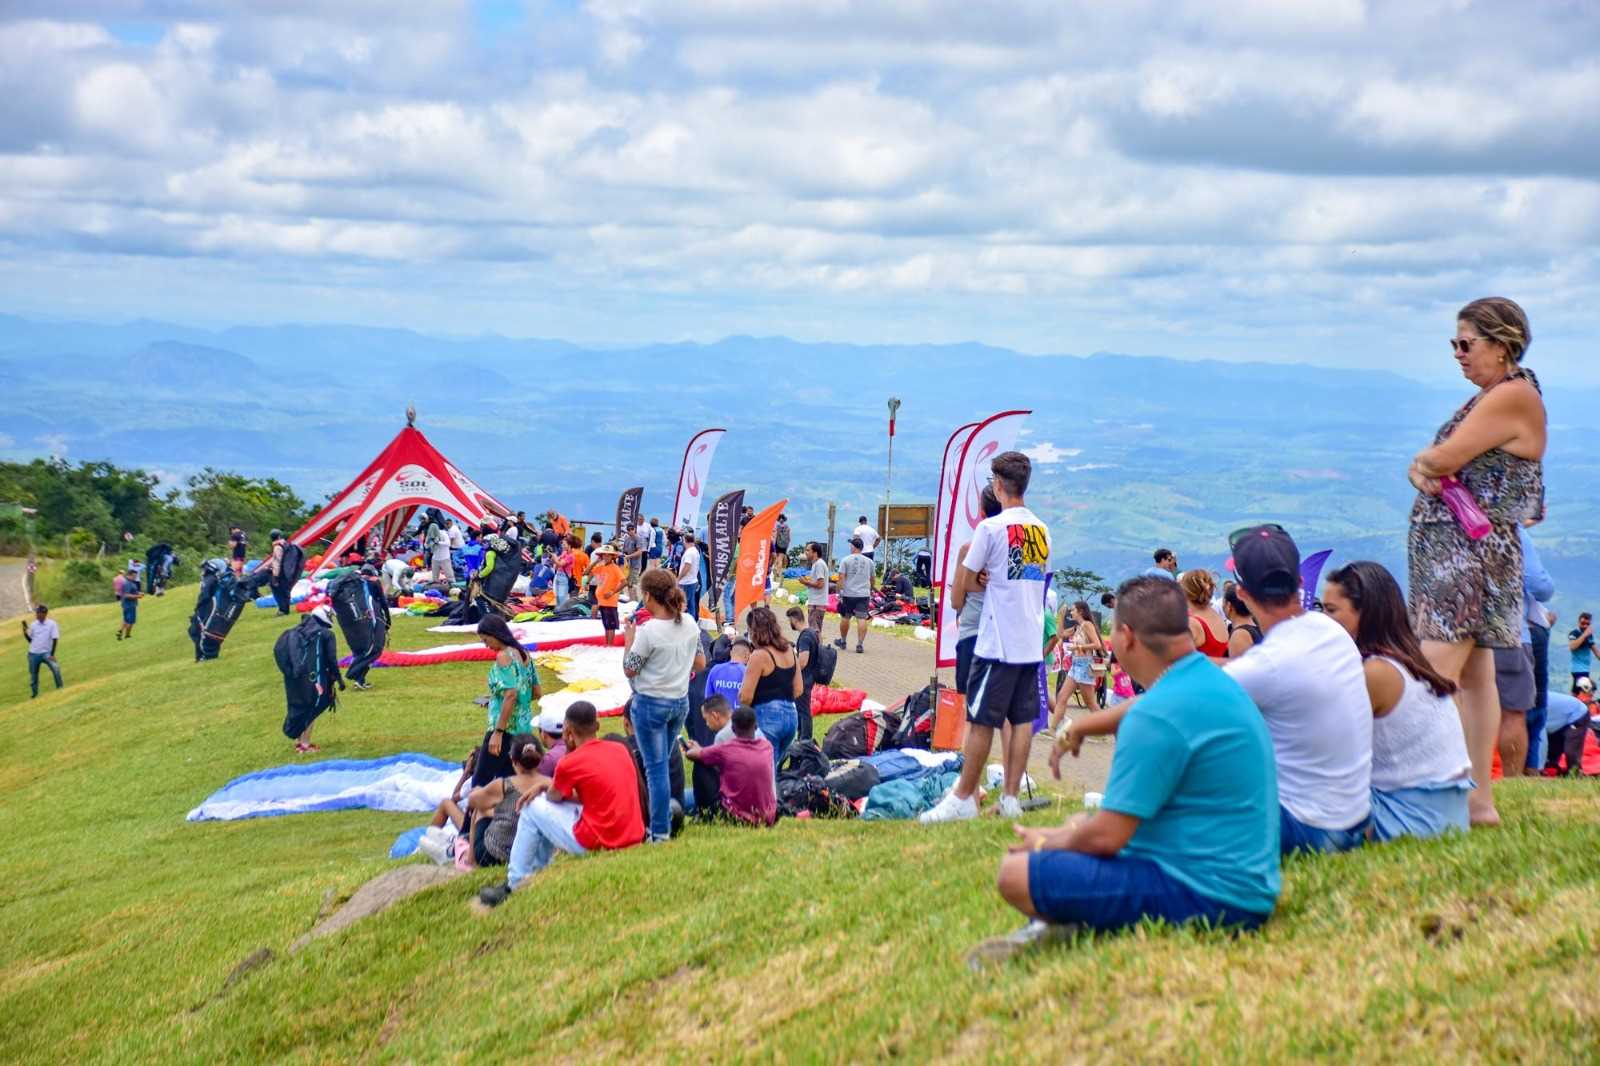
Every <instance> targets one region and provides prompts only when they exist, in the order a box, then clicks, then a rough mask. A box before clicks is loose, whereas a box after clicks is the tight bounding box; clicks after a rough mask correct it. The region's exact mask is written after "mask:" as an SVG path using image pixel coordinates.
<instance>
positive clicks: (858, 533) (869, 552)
mask: <svg viewBox="0 0 1600 1066" xmlns="http://www.w3.org/2000/svg"><path fill="white" fill-rule="evenodd" d="M850 535H851V536H852V537H859V538H861V554H862V555H865V556H866V557H867V558H868V559H871V560H872V561H873V563H877V561H878V557H877V555H876V554H875V553H876V552H877V550H878V531H877V530H876V529H873V528H872V526H871V525H869V524H868V523H867V516H866V515H862V516H861V517H859V518H857V519H856V528H855V529H853V530H851V531H850Z"/></svg>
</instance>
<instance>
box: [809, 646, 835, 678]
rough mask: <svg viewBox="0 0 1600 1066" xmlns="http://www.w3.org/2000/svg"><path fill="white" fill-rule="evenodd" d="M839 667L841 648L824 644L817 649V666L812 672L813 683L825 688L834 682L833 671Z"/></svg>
mask: <svg viewBox="0 0 1600 1066" xmlns="http://www.w3.org/2000/svg"><path fill="white" fill-rule="evenodd" d="M838 668H839V649H838V648H835V647H834V646H833V645H832V644H823V645H822V646H821V647H820V648H818V649H817V666H816V669H815V670H813V671H812V672H811V683H812V684H813V685H818V686H821V687H823V688H826V687H828V685H830V684H832V683H833V672H834V671H835V670H837V669H838Z"/></svg>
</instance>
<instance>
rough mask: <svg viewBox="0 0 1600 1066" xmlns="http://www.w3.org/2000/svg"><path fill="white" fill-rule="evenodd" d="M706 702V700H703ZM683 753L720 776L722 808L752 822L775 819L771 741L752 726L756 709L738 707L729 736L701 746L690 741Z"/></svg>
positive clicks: (739, 818) (776, 792) (744, 820)
mask: <svg viewBox="0 0 1600 1066" xmlns="http://www.w3.org/2000/svg"><path fill="white" fill-rule="evenodd" d="M707 702H708V703H709V702H710V701H707ZM683 753H684V754H685V755H687V756H688V757H689V758H690V759H692V760H693V761H694V762H696V763H700V764H704V765H706V766H709V767H711V768H713V769H715V770H716V771H717V772H718V773H719V774H720V775H721V780H720V782H719V792H720V796H721V800H722V809H723V810H724V811H725V812H727V813H728V814H729V815H730V816H731V817H733V818H737V819H738V820H739V821H741V822H749V823H751V824H752V825H771V824H772V823H773V822H776V821H777V820H778V791H777V782H776V780H775V779H774V777H773V772H772V742H771V741H769V740H768V739H767V738H766V737H765V736H763V735H762V734H761V732H760V731H759V730H757V729H756V712H755V710H754V709H753V708H750V707H739V708H738V709H736V710H735V711H734V712H733V739H732V740H726V741H720V742H718V743H716V744H713V745H711V747H709V748H702V747H701V746H700V745H698V744H696V743H695V742H694V741H692V740H690V741H688V742H686V743H685V744H684V749H683Z"/></svg>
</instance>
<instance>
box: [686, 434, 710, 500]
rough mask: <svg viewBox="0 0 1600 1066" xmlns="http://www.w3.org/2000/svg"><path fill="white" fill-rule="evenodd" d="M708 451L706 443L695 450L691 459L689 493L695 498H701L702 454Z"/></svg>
mask: <svg viewBox="0 0 1600 1066" xmlns="http://www.w3.org/2000/svg"><path fill="white" fill-rule="evenodd" d="M705 453H706V446H705V445H704V444H702V445H700V447H698V448H696V449H695V450H694V458H693V459H691V460H690V461H689V495H690V496H692V497H694V498H695V499H697V500H698V499H699V498H700V456H702V455H704V454H705Z"/></svg>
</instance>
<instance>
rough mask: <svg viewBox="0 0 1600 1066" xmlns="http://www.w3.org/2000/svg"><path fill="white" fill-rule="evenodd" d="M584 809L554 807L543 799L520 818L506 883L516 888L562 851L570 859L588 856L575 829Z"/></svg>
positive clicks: (578, 805) (541, 797)
mask: <svg viewBox="0 0 1600 1066" xmlns="http://www.w3.org/2000/svg"><path fill="white" fill-rule="evenodd" d="M582 813H583V807H582V805H580V804H577V803H551V802H550V800H549V798H548V797H546V796H540V797H539V798H538V799H536V800H534V801H533V802H532V803H530V804H528V805H527V806H526V807H524V808H522V813H521V814H519V815H517V835H516V836H515V837H513V838H512V840H511V855H510V858H509V859H508V860H507V862H506V883H507V884H509V885H510V886H511V887H512V888H516V887H517V886H518V885H520V884H521V883H522V882H523V881H524V880H525V879H527V878H529V877H532V876H533V875H534V874H536V873H538V872H539V871H540V870H542V869H544V868H545V867H546V866H549V865H550V860H551V859H553V858H555V857H556V851H557V850H558V849H559V850H561V851H564V852H566V853H567V854H569V855H587V854H588V852H587V851H585V850H584V847H583V845H582V844H580V843H578V838H577V837H575V836H573V835H572V828H573V826H575V825H577V824H578V816H579V815H581V814H582Z"/></svg>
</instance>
